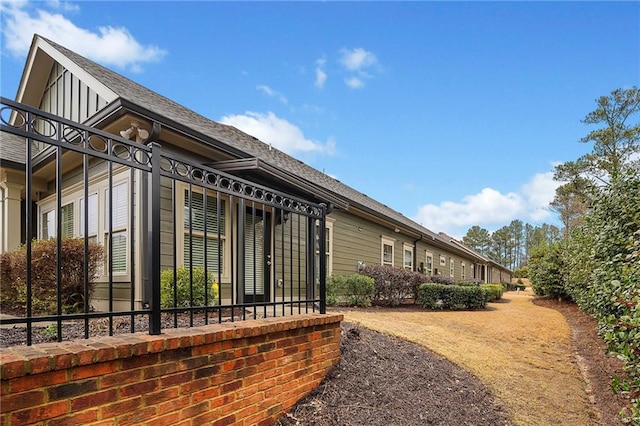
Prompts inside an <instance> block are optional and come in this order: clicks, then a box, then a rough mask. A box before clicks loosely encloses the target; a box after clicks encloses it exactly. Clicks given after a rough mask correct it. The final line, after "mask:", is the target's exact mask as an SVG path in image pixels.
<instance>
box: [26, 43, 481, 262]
mask: <svg viewBox="0 0 640 426" xmlns="http://www.w3.org/2000/svg"><path fill="white" fill-rule="evenodd" d="M36 37H40V36H36ZM40 38H41V39H43V40H44V41H45V42H47V43H48V44H50V45H51V46H52V47H53V48H55V49H57V50H58V51H59V52H60V53H62V54H63V55H65V56H66V57H67V58H68V59H69V60H71V61H73V62H74V63H75V64H76V65H78V66H79V67H81V68H82V69H84V70H85V71H86V72H87V73H89V74H90V75H92V76H93V77H94V78H96V79H97V80H98V81H100V82H102V83H103V84H104V85H105V86H107V87H108V88H109V89H111V90H112V91H113V92H115V93H116V94H117V95H118V96H119V97H120V98H121V99H123V100H126V101H128V102H129V103H131V104H133V105H137V106H139V107H141V108H143V109H146V110H148V111H152V112H154V113H156V114H159V115H161V116H163V117H165V118H166V119H168V120H170V121H173V122H175V123H177V124H179V125H181V126H184V127H187V128H190V129H192V130H193V131H195V132H197V133H200V134H202V135H205V136H206V137H208V138H211V140H212V141H216V142H217V143H222V144H224V145H227V146H228V147H231V148H233V150H236V151H240V152H241V153H244V154H246V156H247V157H256V158H259V159H260V160H262V161H264V162H266V163H268V164H270V165H272V166H274V167H277V168H280V169H282V170H286V171H288V172H289V173H291V174H293V175H295V176H296V177H298V178H300V179H303V180H305V181H307V182H309V183H312V184H315V185H317V186H320V187H322V188H323V189H325V190H327V191H330V192H332V193H333V194H335V195H336V196H338V197H339V198H343V199H344V200H346V201H347V202H348V203H349V204H351V205H354V206H356V207H358V208H360V209H364V210H367V211H369V212H370V213H373V214H376V215H378V216H380V217H383V218H386V219H389V220H391V221H393V222H395V223H397V224H398V225H400V226H403V227H405V228H407V229H408V230H411V231H413V232H415V233H417V234H420V235H422V236H424V237H430V238H432V239H433V241H435V242H440V243H444V244H445V245H447V246H449V247H452V248H454V247H456V245H455V244H452V243H451V242H450V241H447V239H446V238H440V237H439V235H438V234H436V233H435V232H433V231H431V230H429V229H427V228H425V227H424V226H422V225H420V224H418V223H416V222H415V221H413V220H411V219H409V218H407V217H406V216H404V215H403V214H401V213H399V212H397V211H395V210H393V209H392V208H390V207H388V206H386V205H384V204H382V203H380V202H378V201H376V200H374V199H373V198H371V197H368V196H367V195H366V194H363V193H361V192H359V191H357V190H355V189H353V188H351V187H350V186H348V185H345V184H344V183H342V182H340V181H338V180H336V179H334V178H332V177H330V176H328V175H326V174H325V173H323V172H321V171H319V170H317V169H314V168H313V167H311V166H309V165H307V164H305V163H303V162H302V161H300V160H297V159H296V158H294V157H292V156H290V155H288V154H285V153H284V152H282V151H280V150H278V149H275V148H272V147H270V146H269V145H268V144H266V143H264V142H262V141H260V140H258V139H257V138H255V137H253V136H251V135H248V134H247V133H244V132H242V131H241V130H238V129H237V128H235V127H233V126H229V125H225V124H221V123H218V122H215V121H213V120H210V119H208V118H206V117H204V116H202V115H200V114H198V113H196V112H194V111H192V110H190V109H188V108H185V107H184V106H182V105H180V104H178V103H176V102H174V101H172V100H170V99H168V98H166V97H164V96H162V95H160V94H158V93H155V92H153V91H152V90H150V89H147V88H146V87H144V86H142V85H140V84H138V83H136V82H134V81H132V80H130V79H128V78H126V77H124V76H122V75H120V74H118V73H116V72H113V71H111V70H109V69H108V68H106V67H103V66H102V65H99V64H97V63H95V62H93V61H90V60H89V59H87V58H85V57H83V56H81V55H78V54H77V53H75V52H73V51H71V50H69V49H67V48H65V47H64V46H60V45H59V44H57V43H54V42H52V41H50V40H47V39H45V38H43V37H40ZM458 249H459V248H458ZM476 257H477V258H478V259H483V257H482V256H481V255H479V254H478V253H476Z"/></svg>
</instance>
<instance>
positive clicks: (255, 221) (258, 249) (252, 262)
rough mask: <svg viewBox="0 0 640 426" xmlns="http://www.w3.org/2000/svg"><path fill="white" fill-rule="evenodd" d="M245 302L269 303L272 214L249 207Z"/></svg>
mask: <svg viewBox="0 0 640 426" xmlns="http://www.w3.org/2000/svg"><path fill="white" fill-rule="evenodd" d="M244 248H245V249H244V286H243V287H244V298H243V300H244V302H245V303H260V302H268V301H269V290H270V287H271V285H270V283H271V263H272V259H271V214H270V213H268V212H266V211H264V210H260V209H255V208H252V207H247V208H246V211H245V214H244Z"/></svg>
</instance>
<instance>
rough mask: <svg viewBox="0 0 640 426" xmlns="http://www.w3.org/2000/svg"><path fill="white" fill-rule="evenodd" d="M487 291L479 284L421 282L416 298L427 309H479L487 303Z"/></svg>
mask: <svg viewBox="0 0 640 426" xmlns="http://www.w3.org/2000/svg"><path fill="white" fill-rule="evenodd" d="M486 295H487V293H486V292H485V290H483V289H482V288H480V287H479V286H458V285H446V284H430V283H426V284H422V285H421V286H420V288H419V289H418V300H419V302H420V304H421V305H422V306H423V307H425V308H427V309H452V310H456V309H479V308H484V307H485V306H486V304H487V299H486Z"/></svg>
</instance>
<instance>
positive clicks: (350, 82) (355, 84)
mask: <svg viewBox="0 0 640 426" xmlns="http://www.w3.org/2000/svg"><path fill="white" fill-rule="evenodd" d="M344 83H345V84H346V85H347V86H348V87H349V88H351V89H362V88H363V87H364V81H362V80H360V79H359V78H358V77H353V76H351V77H347V78H345V79H344Z"/></svg>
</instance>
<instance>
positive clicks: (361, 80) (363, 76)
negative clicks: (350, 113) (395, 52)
mask: <svg viewBox="0 0 640 426" xmlns="http://www.w3.org/2000/svg"><path fill="white" fill-rule="evenodd" d="M340 63H341V64H342V65H343V66H344V67H345V69H346V70H347V71H349V72H350V73H352V74H351V75H350V76H349V77H347V78H345V79H344V82H345V84H346V85H347V87H349V88H351V89H361V88H363V87H364V85H365V80H368V79H371V78H372V74H371V73H370V69H371V68H372V67H373V66H375V65H377V63H378V58H376V55H374V54H373V53H372V52H369V51H367V50H364V49H363V48H361V47H357V48H355V49H347V48H342V49H340Z"/></svg>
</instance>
